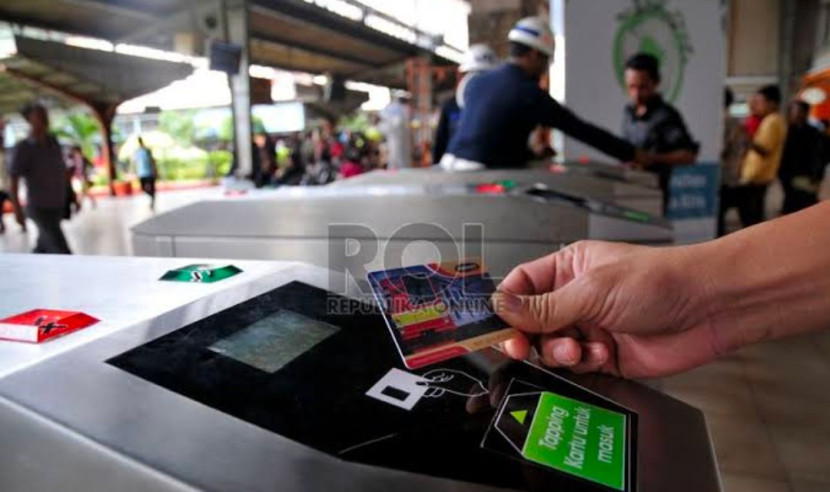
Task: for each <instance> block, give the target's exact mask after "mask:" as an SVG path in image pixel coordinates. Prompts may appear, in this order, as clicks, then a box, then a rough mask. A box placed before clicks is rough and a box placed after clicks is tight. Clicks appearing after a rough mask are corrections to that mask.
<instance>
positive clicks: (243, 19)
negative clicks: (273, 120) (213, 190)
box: [224, 0, 253, 178]
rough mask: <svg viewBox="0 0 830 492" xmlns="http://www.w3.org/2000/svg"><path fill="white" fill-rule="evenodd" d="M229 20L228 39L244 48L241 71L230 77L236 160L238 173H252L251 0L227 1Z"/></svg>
mask: <svg viewBox="0 0 830 492" xmlns="http://www.w3.org/2000/svg"><path fill="white" fill-rule="evenodd" d="M224 6H225V16H224V17H225V19H226V22H227V23H226V27H227V29H226V32H227V40H228V42H230V43H233V44H236V45H239V46H240V47H242V57H241V61H240V67H239V73H237V74H236V75H232V76H230V77H229V79H230V87H231V111H232V113H233V120H232V121H233V126H234V146H233V148H234V158H235V159H236V163H237V166H236V176H237V177H239V178H242V177H247V176H250V175H251V173H252V171H253V160H252V158H251V154H252V152H253V147H252V143H251V137H252V135H253V124H252V118H251V79H250V77H249V76H248V66H249V64H250V61H249V60H250V59H249V54H248V44H249V32H248V2H247V0H226V1H225V2H224Z"/></svg>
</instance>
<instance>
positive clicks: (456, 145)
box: [441, 17, 652, 170]
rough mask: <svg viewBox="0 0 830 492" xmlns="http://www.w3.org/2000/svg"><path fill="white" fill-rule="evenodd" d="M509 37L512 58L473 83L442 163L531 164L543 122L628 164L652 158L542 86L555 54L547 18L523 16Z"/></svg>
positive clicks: (467, 166)
mask: <svg viewBox="0 0 830 492" xmlns="http://www.w3.org/2000/svg"><path fill="white" fill-rule="evenodd" d="M508 40H509V41H510V59H509V60H508V62H507V63H505V64H504V65H502V66H501V67H499V68H497V69H495V70H491V71H489V72H486V73H482V74H480V75H478V76H476V77H475V78H474V79H472V80H470V82H469V84H468V85H467V88H466V90H465V94H464V95H465V101H466V104H465V106H464V111H462V113H461V122H460V124H459V127H458V131H457V132H456V134H455V135H454V136H453V138H452V140H451V141H450V146H449V148H448V149H447V154H446V155H445V156H444V158H443V159H442V161H441V167H443V168H444V169H448V170H475V169H483V168H522V167H525V166H526V165H527V164H528V161H529V160H531V158H532V156H531V153H530V150H529V148H528V139H529V136H530V133H531V132H532V131H533V129H535V128H536V127H537V126H539V125H542V126H547V127H552V128H557V129H559V130H561V131H562V132H564V133H565V134H567V135H569V136H571V137H573V138H575V139H577V140H580V141H582V142H584V143H586V144H588V145H590V146H592V147H594V148H596V149H598V150H600V151H602V152H603V153H605V154H608V155H609V156H611V157H613V158H615V159H617V160H619V161H622V162H639V163H641V164H647V163H649V162H651V160H652V157H651V156H650V154H647V153H646V152H643V151H638V150H637V149H636V148H635V147H634V146H633V145H631V144H629V143H628V142H626V141H624V140H622V139H620V138H617V137H616V136H614V135H612V134H611V133H609V132H607V131H606V130H603V129H602V128H599V127H596V126H594V125H592V124H590V123H587V122H585V121H583V120H581V119H580V118H579V117H577V116H576V115H575V114H573V113H572V112H570V111H569V110H568V109H566V108H564V107H563V106H561V105H560V104H559V103H557V102H556V101H555V100H554V99H553V98H552V97H551V96H550V94H548V93H547V92H545V91H544V90H542V89H541V88H540V87H539V80H540V78H541V77H542V75H543V74H545V73H546V72H547V71H548V68H549V67H550V59H551V57H552V56H553V52H554V39H553V33H552V32H551V30H550V27H549V26H548V23H547V22H546V21H545V20H544V19H541V18H538V17H529V18H526V19H522V20H521V21H519V22H518V23H517V24H516V25H515V26H514V27H513V29H512V30H511V31H510V34H509V35H508Z"/></svg>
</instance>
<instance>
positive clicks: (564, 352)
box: [553, 346, 576, 365]
mask: <svg viewBox="0 0 830 492" xmlns="http://www.w3.org/2000/svg"><path fill="white" fill-rule="evenodd" d="M553 358H554V359H555V360H556V362H559V363H561V364H568V365H572V364H575V363H576V361H575V360H574V358H573V354H572V353H571V351H570V350H568V347H565V346H560V347H556V348H554V349H553Z"/></svg>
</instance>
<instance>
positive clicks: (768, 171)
mask: <svg viewBox="0 0 830 492" xmlns="http://www.w3.org/2000/svg"><path fill="white" fill-rule="evenodd" d="M756 96H757V97H753V98H752V99H751V103H752V107H751V108H750V110H751V111H752V114H753V115H755V116H757V117H758V118H760V119H761V125H760V126H759V127H758V131H757V132H755V137H754V138H753V139H752V141H751V142H750V144H749V149H748V150H747V153H746V157H745V158H744V162H743V166H742V167H741V190H740V204H739V205H738V213H739V214H740V216H741V223H742V225H743V226H744V227H749V226H752V225H755V224H758V223H760V222H763V221H764V215H765V207H766V199H767V189H768V188H769V185H770V183H772V181H773V180H774V179H775V177H776V175H777V174H778V168H779V167H780V165H781V155H782V154H783V153H784V143H785V141H786V138H787V123H786V121H784V117H783V116H781V114H780V113H779V112H778V110H779V107H780V105H781V90H780V89H779V88H778V86H775V85H767V86H764V87H762V88H761V89H759V90H758V92H757V94H756Z"/></svg>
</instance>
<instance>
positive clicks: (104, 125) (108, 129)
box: [91, 104, 118, 196]
mask: <svg viewBox="0 0 830 492" xmlns="http://www.w3.org/2000/svg"><path fill="white" fill-rule="evenodd" d="M91 107H92V112H93V114H94V115H95V119H96V120H98V125H99V126H100V127H101V141H102V143H103V148H102V150H103V151H104V155H103V157H104V162H105V163H106V165H107V178H108V180H107V181H108V182H107V185H108V186H109V191H110V196H115V186H114V183H115V180H116V179H118V170H117V169H116V167H115V164H116V158H115V148H114V146H113V143H112V122H113V120H114V119H115V110H116V108H118V105H117V104H105V105H92V106H91Z"/></svg>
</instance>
